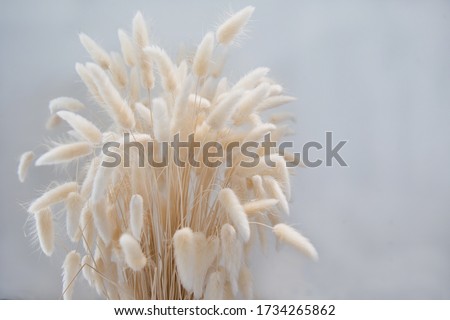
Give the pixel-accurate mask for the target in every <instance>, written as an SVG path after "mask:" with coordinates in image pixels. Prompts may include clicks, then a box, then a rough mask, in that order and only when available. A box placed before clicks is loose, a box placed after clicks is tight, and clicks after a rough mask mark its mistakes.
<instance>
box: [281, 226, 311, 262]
mask: <svg viewBox="0 0 450 320" xmlns="http://www.w3.org/2000/svg"><path fill="white" fill-rule="evenodd" d="M273 232H274V233H275V235H276V236H277V238H278V239H279V240H280V241H282V242H286V243H288V244H290V245H291V246H293V247H294V248H296V249H297V250H299V251H301V252H302V253H303V254H305V255H306V256H307V257H309V258H311V259H312V260H314V261H316V260H317V259H318V258H319V255H318V254H317V251H316V249H315V248H314V246H313V245H312V244H311V242H310V241H309V240H308V238H305V237H304V236H303V235H301V234H300V232H298V231H297V230H295V229H294V228H292V227H290V226H288V225H286V224H284V223H279V224H277V225H276V226H274V227H273Z"/></svg>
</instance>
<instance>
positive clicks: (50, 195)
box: [28, 182, 77, 213]
mask: <svg viewBox="0 0 450 320" xmlns="http://www.w3.org/2000/svg"><path fill="white" fill-rule="evenodd" d="M75 191H77V183H76V182H66V183H63V184H61V185H59V186H56V187H54V188H53V189H50V190H48V191H47V192H45V193H43V194H42V195H41V196H40V197H39V198H37V199H36V200H34V201H33V203H32V204H31V205H30V207H29V208H28V212H30V213H36V212H38V211H40V210H42V209H44V208H46V207H49V206H51V205H53V204H55V203H58V202H61V201H63V200H64V199H65V198H66V197H67V195H68V194H69V193H71V192H75Z"/></svg>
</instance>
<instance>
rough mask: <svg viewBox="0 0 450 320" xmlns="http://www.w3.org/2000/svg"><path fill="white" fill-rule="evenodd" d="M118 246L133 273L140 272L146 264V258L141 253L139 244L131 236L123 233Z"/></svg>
mask: <svg viewBox="0 0 450 320" xmlns="http://www.w3.org/2000/svg"><path fill="white" fill-rule="evenodd" d="M120 246H121V247H122V250H123V253H124V254H125V261H126V263H127V265H128V266H129V267H130V268H131V269H133V270H134V271H140V270H141V269H142V268H144V267H145V265H146V264H147V258H146V257H145V256H144V254H143V253H142V250H141V247H140V245H139V242H137V240H136V239H135V238H133V237H132V236H131V235H129V234H126V233H124V234H123V235H122V236H121V237H120Z"/></svg>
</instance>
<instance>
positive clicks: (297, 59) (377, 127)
mask: <svg viewBox="0 0 450 320" xmlns="http://www.w3.org/2000/svg"><path fill="white" fill-rule="evenodd" d="M248 4H252V5H255V6H256V11H255V14H254V16H253V19H252V21H251V23H250V25H249V28H248V32H247V33H246V35H245V36H244V37H242V38H241V41H239V45H238V46H235V47H234V48H233V50H232V52H231V58H230V60H229V63H228V68H227V71H228V73H229V75H230V76H231V78H232V79H237V78H238V77H239V76H240V75H242V74H243V73H244V72H246V71H247V70H250V69H252V68H254V67H257V66H268V67H270V68H271V70H272V71H271V75H272V76H273V77H274V78H275V79H277V80H278V81H280V82H281V83H282V84H283V86H284V87H285V88H286V90H287V92H288V93H289V94H291V95H294V96H296V97H298V101H297V102H295V103H293V104H292V105H290V106H288V107H285V109H286V110H289V111H292V112H295V114H296V115H297V118H298V121H297V123H296V124H295V125H294V129H295V130H296V134H295V136H293V137H292V138H293V141H295V143H296V145H297V146H301V145H302V144H303V143H305V142H307V141H310V140H315V141H319V142H322V143H323V142H324V140H325V132H326V131H333V133H334V138H335V139H337V140H338V139H339V140H349V142H348V143H347V145H346V146H345V147H344V148H343V149H342V156H343V157H344V158H345V160H346V161H347V162H348V164H349V167H348V168H342V167H338V166H334V167H330V168H327V167H320V168H316V169H299V170H298V172H297V175H296V176H295V177H294V179H293V188H294V189H293V201H292V203H291V208H292V210H291V216H290V217H289V218H288V221H289V223H290V224H292V225H294V226H296V227H297V228H298V229H299V230H301V231H302V232H303V233H304V234H305V235H307V236H308V237H310V238H311V239H312V241H313V243H314V244H315V246H316V247H317V249H318V251H319V253H320V261H319V262H317V263H313V262H310V261H308V260H306V259H304V258H303V257H301V256H299V255H297V254H296V253H295V252H294V251H293V250H292V249H290V248H288V247H281V249H280V250H279V252H276V250H275V246H274V245H273V244H272V245H271V246H270V247H269V248H268V250H267V252H266V253H265V254H261V253H256V254H254V257H253V258H254V260H253V263H252V270H253V272H254V278H255V283H256V285H255V286H256V292H257V297H259V298H291V299H298V298H317V299H367V298H369V299H442V298H445V299H450V233H449V227H450V216H449V213H450V212H449V210H450V166H449V157H450V126H449V124H450V105H449V104H450V59H449V58H450V2H449V1H444V0H442V1H439V0H423V1H419V0H415V1H414V0H403V1H402V0H390V1H387V0H385V1H383V0H373V1H364V0H359V1H351V0H340V1H331V0H329V1H327V0H310V1H304V0H303V1H302V0H300V1H298V0H296V1H293V0H292V1H275V0H273V1H214V2H213V1H207V0H203V1H194V0H191V1H181V0H179V1H170V2H169V1H150V0H147V1H144V0H142V1H75V0H72V1H70V0H62V1H48V0H44V1H8V2H6V1H2V2H1V5H0V6H1V10H0V43H1V50H0V110H1V111H0V112H1V115H0V130H1V143H2V148H3V149H2V150H3V151H2V152H1V157H0V170H1V172H0V176H1V177H2V183H1V186H0V188H1V193H0V195H1V199H0V206H1V207H0V257H1V261H0V298H3V299H14V298H18V299H44V298H47V299H58V298H60V297H61V294H60V292H61V280H60V274H61V268H60V264H61V261H62V257H61V253H62V254H63V253H64V252H60V254H59V255H58V254H57V255H55V256H54V257H52V258H51V259H48V258H47V257H46V256H44V255H43V254H42V253H41V252H40V251H39V250H38V249H37V245H36V244H32V239H30V238H29V237H27V238H26V237H25V236H24V234H25V233H27V232H28V229H27V227H26V223H25V222H26V220H27V213H26V211H25V209H23V208H22V206H21V205H22V204H26V203H27V202H28V201H30V200H32V199H33V198H34V197H36V196H37V195H38V191H39V190H42V189H44V188H45V186H46V184H47V183H48V182H49V181H50V180H51V179H52V177H54V176H55V174H54V171H53V170H51V169H48V170H47V169H42V168H36V169H33V168H32V170H31V171H30V175H29V177H28V181H27V183H26V184H23V185H22V184H20V183H19V182H18V180H17V177H16V168H17V160H18V157H19V155H20V154H21V153H22V152H23V151H26V150H29V149H33V148H35V147H36V146H39V145H40V144H41V143H43V142H44V141H45V138H46V137H56V136H57V135H55V134H54V133H51V132H47V131H45V128H44V124H45V121H46V119H47V116H48V109H47V104H48V101H49V100H50V99H52V98H55V97H58V96H74V97H77V98H80V99H82V100H84V101H86V100H87V97H86V90H85V89H84V87H83V85H82V84H81V83H80V80H79V79H78V77H77V75H76V73H75V70H74V64H75V62H84V61H87V60H88V55H87V53H86V52H84V50H83V48H82V47H81V45H80V44H79V42H78V33H79V32H86V33H87V34H89V35H90V36H92V37H93V38H94V39H96V40H98V41H99V43H100V44H101V45H103V46H104V47H105V48H106V49H108V50H117V49H118V48H119V46H118V40H117V38H116V37H117V36H116V30H117V29H118V28H125V29H127V30H129V29H130V25H131V19H132V17H133V16H134V14H135V13H136V11H137V10H142V12H143V14H144V16H145V17H146V19H147V20H148V22H150V25H151V35H152V39H153V42H155V43H157V44H158V45H161V46H163V47H165V48H167V50H168V52H169V53H171V54H172V56H174V55H175V52H176V50H177V48H178V45H179V44H180V43H186V44H197V43H198V42H199V41H200V39H201V38H202V36H203V35H204V33H205V32H206V31H208V30H209V29H212V28H214V27H215V26H217V24H218V22H220V21H221V18H223V17H224V14H223V13H224V12H226V11H230V10H238V9H240V8H242V7H244V6H245V5H248ZM38 150H39V149H38ZM40 150H41V151H42V149H40ZM299 151H300V150H299ZM317 155H320V154H319V153H317ZM61 232H62V231H61ZM60 251H64V250H60ZM93 297H95V294H94V292H93V291H92V290H91V289H90V288H86V287H85V285H84V282H83V281H80V282H79V283H78V284H77V288H76V294H75V298H93Z"/></svg>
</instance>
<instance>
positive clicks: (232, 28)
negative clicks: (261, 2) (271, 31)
mask: <svg viewBox="0 0 450 320" xmlns="http://www.w3.org/2000/svg"><path fill="white" fill-rule="evenodd" d="M253 11H255V7H252V6H248V7H245V8H244V9H242V10H240V11H238V12H236V13H235V14H234V15H232V16H231V17H230V18H228V20H226V21H225V22H224V23H222V24H221V25H220V26H219V27H218V28H217V31H216V37H217V41H219V43H221V44H224V45H229V44H230V43H231V42H233V40H234V39H235V38H236V36H237V35H238V34H239V33H240V32H241V31H242V29H243V28H244V26H245V25H246V24H247V22H248V20H249V19H250V17H251V16H252V14H253Z"/></svg>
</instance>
